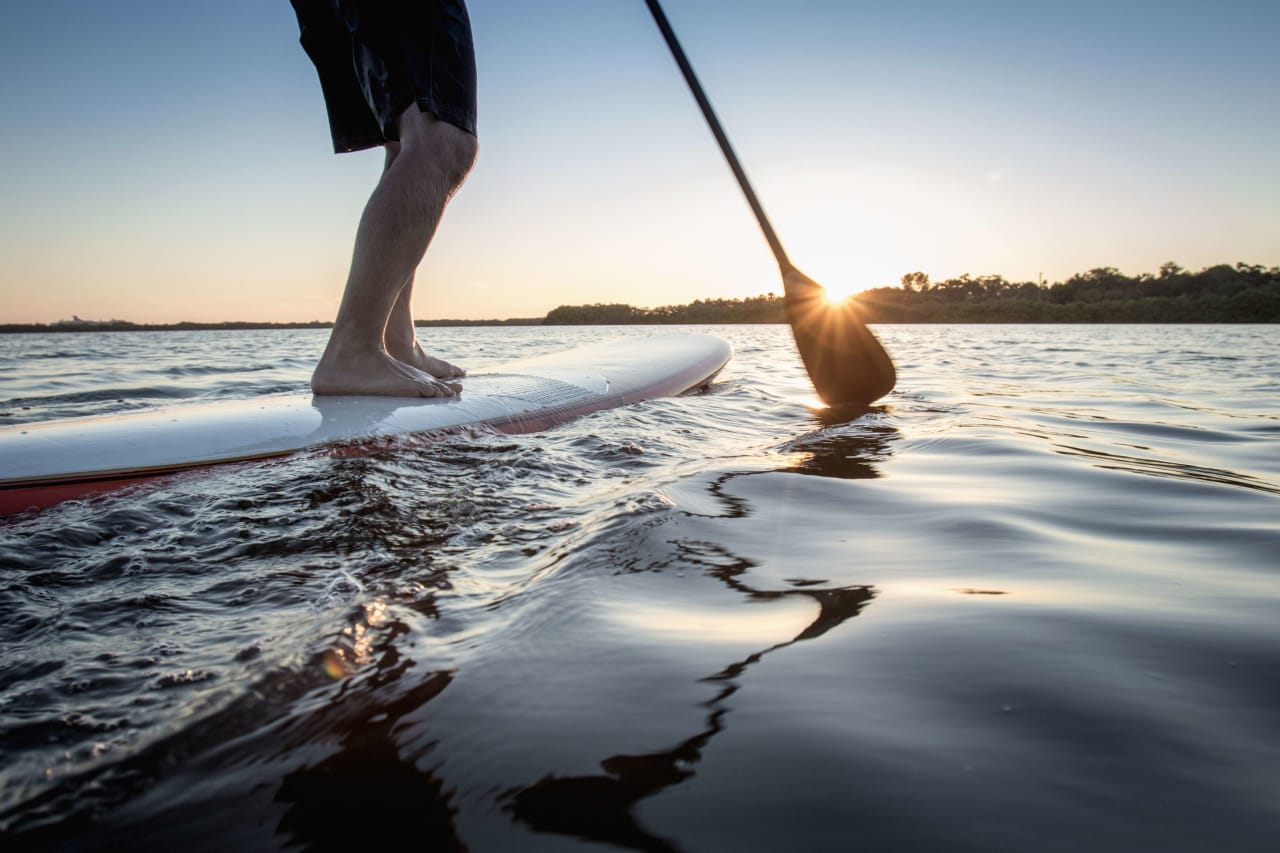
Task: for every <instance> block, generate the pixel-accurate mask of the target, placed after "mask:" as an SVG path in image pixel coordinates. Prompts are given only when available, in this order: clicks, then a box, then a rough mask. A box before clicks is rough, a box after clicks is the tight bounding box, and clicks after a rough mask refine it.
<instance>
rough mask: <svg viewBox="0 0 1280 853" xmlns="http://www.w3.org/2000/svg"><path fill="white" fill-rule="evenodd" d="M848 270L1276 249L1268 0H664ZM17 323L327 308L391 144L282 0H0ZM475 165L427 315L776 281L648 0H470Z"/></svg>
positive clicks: (722, 111)
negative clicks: (354, 123) (374, 129)
mask: <svg viewBox="0 0 1280 853" xmlns="http://www.w3.org/2000/svg"><path fill="white" fill-rule="evenodd" d="M664 5H665V6H666V10H667V14H668V16H669V18H670V20H671V23H672V26H673V27H674V29H675V31H676V33H677V34H678V35H679V37H680V39H681V41H682V42H683V44H684V47H685V50H686V52H687V53H688V55H689V58H690V61H691V62H692V64H693V66H694V68H695V69H696V70H697V72H698V75H699V77H700V78H701V79H702V83H703V86H704V87H705V89H706V90H707V94H708V96H709V97H710V99H711V101H712V103H713V104H714V105H715V108H716V111H717V113H718V114H719V116H720V119H721V121H722V123H723V124H724V126H725V128H726V130H727V132H728V135H729V137H730V139H731V140H732V142H733V144H734V147H735V149H736V150H737V152H738V155H739V157H740V158H741V160H742V162H743V165H744V166H745V168H746V171H747V173H748V174H749V175H750V177H751V180H752V182H753V184H754V185H755V189H756V191H757V193H758V194H759V196H760V198H761V200H762V202H763V204H764V207H765V209H766V211H768V213H769V216H770V218H771V219H772V220H773V224H774V227H775V228H776V230H777V232H778V234H779V236H780V237H781V239H782V242H783V244H784V245H785V246H786V248H787V251H788V253H789V255H790V256H791V259H792V261H793V262H794V263H795V264H796V265H797V266H798V267H800V268H801V269H802V270H804V271H805V272H806V273H808V274H809V275H810V276H811V277H813V278H815V279H816V280H818V281H819V282H822V283H823V284H825V285H827V286H828V287H829V288H830V289H832V290H837V291H846V290H848V291H856V290H860V289H864V288H867V287H875V286H882V285H894V284H897V283H898V281H899V279H900V278H901V276H902V275H903V274H904V273H906V272H911V271H916V270H919V271H923V272H926V273H927V274H929V275H930V276H931V277H932V278H933V279H934V280H941V279H945V278H949V277H953V276H958V275H960V274H963V273H970V274H972V275H986V274H1002V275H1004V276H1005V277H1006V278H1008V279H1010V280H1013V281H1037V280H1041V278H1043V280H1044V281H1046V282H1051V281H1058V280H1062V279H1065V278H1066V277H1068V276H1070V275H1072V274H1073V273H1076V272H1083V271H1086V270H1088V269H1091V268H1094V267H1102V266H1113V267H1118V268H1119V269H1121V270H1122V271H1124V272H1126V273H1128V274H1136V273H1140V272H1155V271H1156V270H1157V269H1158V267H1159V265H1160V264H1161V263H1163V262H1165V261H1170V260H1172V261H1176V262H1177V263H1179V264H1181V265H1182V266H1184V267H1187V268H1190V269H1200V268H1202V267H1205V266H1209V265H1212V264H1217V263H1232V264H1234V263H1236V262H1241V261H1243V262H1247V263H1260V264H1264V265H1267V266H1275V265H1280V156H1278V155H1277V152H1278V151H1280V54H1278V53H1277V52H1276V51H1275V49H1274V36H1275V33H1276V32H1280V4H1277V3H1265V2H1259V1H1258V0H1249V2H1235V1H1234V0H1213V2H1180V1H1179V0H1161V2H1147V0H1108V2H1094V0H1075V2H1071V3H1043V2H1034V0H1033V2H1028V0H1018V1H1017V2H991V1H989V0H973V2H968V3H955V2H927V0H901V2H895V3H871V2H856V1H855V0H792V2H789V3H778V2H776V0H666V3H665V4H664ZM0 6H2V7H3V18H2V19H3V21H4V25H3V32H2V36H0V37H2V38H3V41H4V50H3V51H0V116H3V121H2V123H0V188H2V191H0V288H2V293H3V299H2V300H0V322H10V323H25V322H52V321H57V320H60V319H69V318H71V317H72V316H73V315H74V316H79V317H81V318H84V319H91V320H106V319H122V320H130V321H133V322H143V323H165V322H177V321H183V320H188V321H196V322H217V321H230V320H252V321H273V322H287V321H308V320H330V319H332V318H333V315H334V313H335V311H336V309H337V305H338V301H339V299H340V297H341V291H342V284H343V282H344V280H345V277H346V271H347V265H348V263H349V260H350V251H351V245H352V238H353V236H354V233H355V227H356V223H357V222H358V220H359V217H360V212H361V210H362V208H363V206H364V202H365V200H366V199H367V198H368V195H369V192H370V190H371V189H372V188H373V186H374V184H375V183H376V181H377V178H378V175H379V173H380V171H381V166H382V157H381V153H380V152H378V151H365V152H360V153H353V154H344V155H334V154H333V153H332V147H331V142H330V139H329V133H328V123H327V119H326V117H325V112H324V105H323V101H322V99H321V95H320V88H319V85H318V83H317V80H316V76H315V72H314V69H313V68H312V66H311V64H310V62H309V60H308V59H307V58H306V55H305V54H304V53H303V52H302V49H301V47H300V46H299V44H298V30H297V23H296V20H295V18H294V15H293V11H292V9H291V8H290V6H289V3H288V2H287V0H220V2H218V3H215V4H207V3H185V2H173V0H117V2H113V3H100V2H89V0H43V2H40V3H28V2H21V3H20V2H17V0H0ZM469 8H470V13H471V19H472V24H473V29H474V33H475V40H476V54H477V66H478V73H479V86H480V90H479V140H480V155H479V158H478V160H477V163H476V166H475V168H474V170H473V171H472V173H471V175H470V177H469V178H468V180H467V183H466V184H465V185H464V186H463V188H462V189H461V191H460V192H459V193H458V195H457V196H455V198H454V200H453V202H452V203H451V204H450V207H449V209H448V211H447V212H446V214H445V218H444V221H443V222H442V224H441V227H440V229H439V230H438V231H437V233H436V236H435V239H434V241H433V244H432V247H431V249H430V250H429V251H428V253H427V257H426V258H425V259H424V261H423V263H422V265H421V266H420V267H419V271H418V279H417V281H418V284H417V289H416V294H417V295H416V300H415V305H414V313H415V316H417V317H418V318H419V319H442V318H450V319H482V318H507V317H539V316H542V315H544V314H545V313H546V312H547V311H549V310H550V309H552V308H555V307H556V306H558V305H562V304H582V303H595V302H626V303H629V304H632V305H636V306H641V307H654V306H658V305H672V304H682V303H686V302H689V301H692V300H693V299H697V298H739V297H747V296H756V295H760V294H764V293H769V292H780V291H781V285H780V281H779V278H778V271H777V266H776V264H775V263H774V261H773V259H772V257H771V255H770V254H769V250H768V247H767V245H766V244H765V242H764V240H763V238H762V237H761V235H760V232H759V229H758V227H757V226H756V225H755V223H754V220H753V219H752V217H751V213H750V210H749V208H748V207H747V205H746V203H745V201H744V200H743V198H742V195H741V193H740V192H739V190H738V188H737V185H736V184H735V183H734V181H733V177H732V175H731V173H730V172H729V170H728V167H727V166H726V165H725V164H724V161H723V158H722V157H721V155H720V153H719V151H718V149H717V148H716V146H715V143H714V140H713V139H712V137H711V134H710V133H709V131H708V130H707V128H706V125H705V123H704V122H703V120H702V117H701V115H700V114H699V113H698V111H697V108H696V105H695V104H694V102H693V99H692V98H691V96H690V95H689V92H688V89H687V88H686V86H685V83H684V81H683V79H682V78H681V77H680V75H679V72H678V70H677V69H676V66H675V64H674V62H673V61H672V59H671V57H670V54H669V53H668V52H667V48H666V46H665V44H664V43H663V42H662V39H661V37H660V35H659V33H658V31H657V29H656V27H655V26H654V24H653V21H652V19H651V18H650V17H649V13H648V11H647V9H646V8H645V4H644V3H643V2H642V0H471V2H470V3H469Z"/></svg>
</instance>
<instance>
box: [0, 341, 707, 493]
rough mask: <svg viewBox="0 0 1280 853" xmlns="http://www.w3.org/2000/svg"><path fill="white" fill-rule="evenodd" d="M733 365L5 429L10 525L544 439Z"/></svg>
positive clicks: (637, 356) (621, 370) (597, 371)
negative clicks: (137, 497) (321, 453)
mask: <svg viewBox="0 0 1280 853" xmlns="http://www.w3.org/2000/svg"><path fill="white" fill-rule="evenodd" d="M731 354H732V348H731V347H730V346H729V343H728V342H727V341H725V340H723V339H721V338H717V337H714V336H712V335H703V334H664V335H655V336H653V337H647V338H638V337H635V338H622V339H619V340H614V341H609V342H606V343H600V344H591V345H588V346H583V347H578V348H576V349H571V350H566V351H564V352H558V353H553V354H551V355H544V356H538V357H535V358H528V359H522V360H520V361H512V362H508V363H506V364H501V365H496V366H494V367H491V368H487V369H486V370H485V371H484V372H482V373H477V374H475V375H470V376H467V377H466V378H465V379H463V380H462V382H463V391H462V396H461V397H458V398H444V399H417V398H403V397H317V396H313V395H312V394H309V393H306V394H289V395H283V396H269V397H257V398H253V399H248V400H219V401H215V402H208V403H186V404H182V405H176V406H171V407H167V408H162V409H156V410H153V411H146V412H135V413H129V414H123V415H99V416H91V417H83V418H70V419H67V420H60V421H49V422H45V423H33V424H19V425H16V426H10V427H0V515H11V514H13V513H18V512H22V511H24V510H27V509H31V508H43V507H47V506H52V505H53V504H56V503H59V502H61V501H64V500H70V499H73V498H81V497H86V496H88V495H91V494H95V493H98V492H103V491H108V490H110V489H115V488H119V487H121V486H125V485H129V484H132V483H137V482H142V481H144V480H146V479H149V478H151V477H157V476H161V475H166V474H174V473H177V472H180V471H187V470H190V469H194V468H204V467H208V466H211V465H222V464H226V463H231V462H245V461H250V460H258V459H270V458H272V457H278V456H285V455H287V454H290V453H296V452H298V451H300V450H307V449H311V448H317V447H322V446H325V445H336V447H335V448H334V450H335V452H340V451H343V450H345V451H348V452H355V451H356V450H358V449H359V447H360V444H361V442H368V443H373V442H375V441H376V440H377V439H382V438H385V437H389V436H397V435H408V434H423V435H433V434H447V433H449V432H453V431H457V430H461V429H464V428H468V427H484V428H489V429H495V430H498V431H500V432H505V433H526V432H534V431H536V430H542V429H547V428H548V427H552V426H555V425H556V424H560V423H564V422H565V421H568V420H570V419H572V418H576V417H580V416H582V415H585V414H588V413H590V412H596V411H600V410H601V409H609V408H613V407H616V406H625V405H628V404H630V403H636V402H639V401H641V400H649V399H652V398H654V397H668V396H673V395H676V394H682V393H684V392H686V391H689V390H691V389H694V388H699V387H701V386H703V385H706V384H707V383H708V382H710V381H711V379H712V377H714V376H715V375H716V374H717V373H718V372H719V371H720V369H721V368H722V367H724V365H725V364H726V363H727V362H728V361H729V357H730V355H731Z"/></svg>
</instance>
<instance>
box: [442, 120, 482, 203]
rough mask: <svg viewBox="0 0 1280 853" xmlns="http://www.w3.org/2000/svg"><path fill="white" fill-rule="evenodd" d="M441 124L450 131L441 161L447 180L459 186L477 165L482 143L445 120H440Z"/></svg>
mask: <svg viewBox="0 0 1280 853" xmlns="http://www.w3.org/2000/svg"><path fill="white" fill-rule="evenodd" d="M440 124H441V125H442V126H443V127H446V128H448V129H449V131H450V133H449V139H448V140H447V141H446V142H445V144H444V145H443V146H442V151H441V161H442V165H443V167H444V169H445V176H446V180H448V182H449V183H450V184H452V185H453V186H455V187H457V186H460V185H461V184H462V182H463V181H464V180H466V178H467V175H468V174H469V173H470V172H471V167H472V166H474V165H475V163H476V155H477V154H478V153H479V151H480V145H479V143H478V142H477V141H476V138H475V137H474V136H472V135H471V134H470V133H467V132H466V131H465V130H460V129H459V128H456V127H454V126H453V125H451V124H445V123H444V122H440Z"/></svg>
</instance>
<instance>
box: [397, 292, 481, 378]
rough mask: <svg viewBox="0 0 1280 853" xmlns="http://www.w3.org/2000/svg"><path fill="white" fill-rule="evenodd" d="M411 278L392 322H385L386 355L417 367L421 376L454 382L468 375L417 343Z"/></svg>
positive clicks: (398, 301) (401, 293)
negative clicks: (429, 353) (425, 374)
mask: <svg viewBox="0 0 1280 853" xmlns="http://www.w3.org/2000/svg"><path fill="white" fill-rule="evenodd" d="M412 302H413V276H412V275H411V276H409V280H408V281H406V282H405V284H404V287H403V288H401V289H400V296H399V297H397V298H396V304H395V307H394V308H392V309H391V319H390V320H388V321H387V333H386V342H387V352H389V353H391V356H392V358H395V359H396V360H397V361H403V362H404V363H405V364H407V365H409V366H410V367H416V368H418V369H419V370H421V371H423V372H424V373H430V374H431V375H432V376H434V377H435V378H437V379H457V378H460V377H463V376H466V375H467V371H465V370H463V369H462V368H461V367H458V366H457V365H453V364H450V363H449V362H447V361H445V360H444V359H440V358H436V357H435V356H433V355H428V354H427V352H426V351H425V350H424V349H423V348H422V346H421V345H420V344H419V343H418V334H417V330H416V329H415V328H414V325H413V312H412V310H411V309H410V305H411V304H412Z"/></svg>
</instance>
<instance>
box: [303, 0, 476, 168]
mask: <svg viewBox="0 0 1280 853" xmlns="http://www.w3.org/2000/svg"><path fill="white" fill-rule="evenodd" d="M291 2H292V3H293V10H294V12H295V13H296V14H297V16H298V27H299V29H300V30H301V32H302V35H301V38H300V39H299V41H301V43H302V48H303V50H305V51H306V52H307V56H309V57H310V58H311V61H312V62H313V63H314V64H315V66H316V72H317V73H318V74H319V76H320V89H321V91H322V92H323V93H324V102H325V107H326V108H327V109H328V111H329V130H330V133H331V134H332V135H333V150H334V151H335V152H338V153H343V152H345V151H358V150H360V149H363V148H373V147H375V146H378V145H385V144H387V143H388V142H395V141H397V140H398V139H399V138H400V132H399V127H398V123H397V120H398V119H399V117H400V114H401V113H403V112H404V111H405V110H406V109H407V108H408V107H409V106H410V105H411V104H414V103H416V104H417V105H418V107H419V109H421V110H423V111H424V112H429V113H432V114H433V115H435V117H436V118H438V119H440V120H441V121H444V122H448V123H449V124H451V125H453V126H455V127H458V128H461V129H462V130H465V131H466V132H467V133H470V134H471V135H472V136H474V135H475V132H476V56H475V46H474V44H473V43H472V40H471V21H470V19H469V18H468V16H467V7H466V4H465V2H464V0H395V2H387V0H291Z"/></svg>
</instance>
